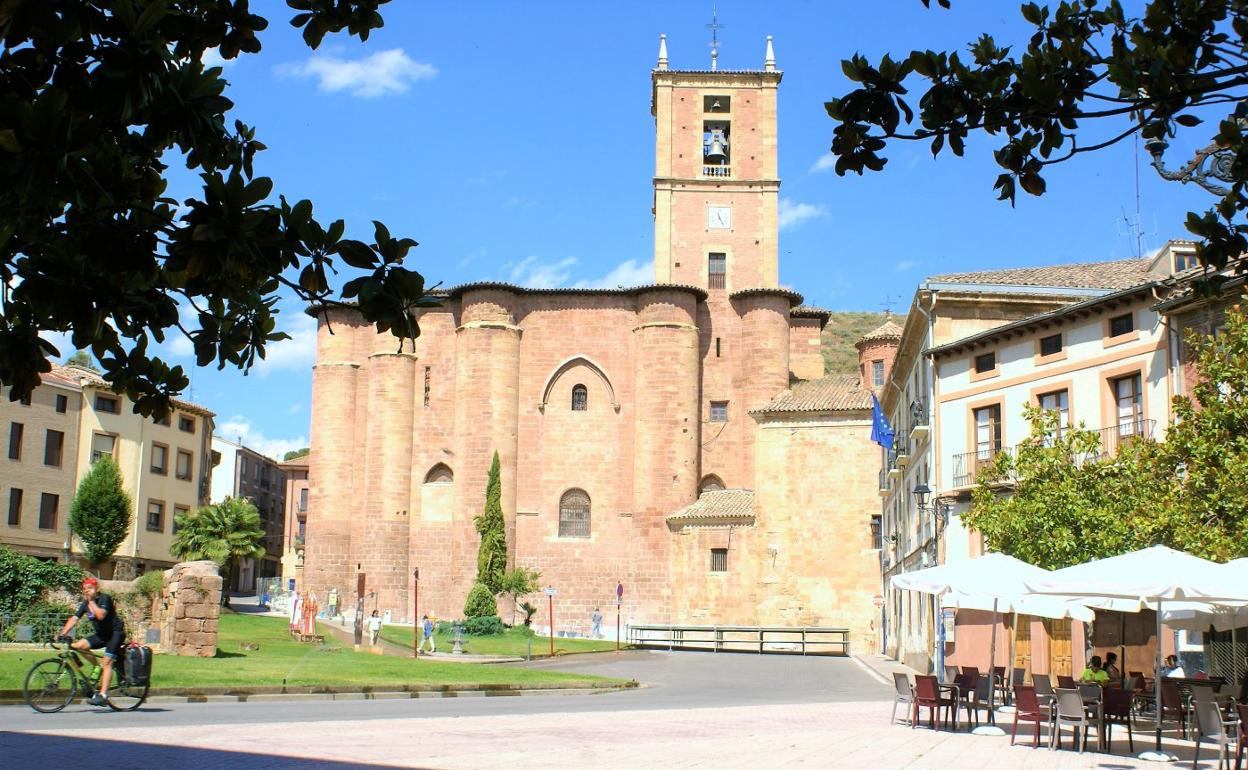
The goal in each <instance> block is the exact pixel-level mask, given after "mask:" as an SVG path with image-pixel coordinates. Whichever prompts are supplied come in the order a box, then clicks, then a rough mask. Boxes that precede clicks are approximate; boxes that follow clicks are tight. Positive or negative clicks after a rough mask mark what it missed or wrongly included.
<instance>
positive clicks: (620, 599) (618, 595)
mask: <svg viewBox="0 0 1248 770" xmlns="http://www.w3.org/2000/svg"><path fill="white" fill-rule="evenodd" d="M623 603H624V584H623V583H619V582H617V583H616V584H615V654H616V655H619V654H620V605H621V604H623Z"/></svg>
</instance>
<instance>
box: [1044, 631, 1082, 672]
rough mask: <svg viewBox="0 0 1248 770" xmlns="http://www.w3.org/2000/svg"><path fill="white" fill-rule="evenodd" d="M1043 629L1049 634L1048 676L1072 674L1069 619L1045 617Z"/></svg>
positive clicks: (1072, 649) (1072, 648) (1072, 645)
mask: <svg viewBox="0 0 1248 770" xmlns="http://www.w3.org/2000/svg"><path fill="white" fill-rule="evenodd" d="M1044 629H1045V631H1047V632H1048V634H1049V676H1052V677H1055V678H1056V677H1057V676H1059V675H1062V674H1064V675H1066V676H1074V675H1075V672H1074V659H1073V657H1072V656H1073V651H1074V644H1073V643H1072V641H1071V631H1070V621H1069V620H1055V619H1047V620H1045V621H1044Z"/></svg>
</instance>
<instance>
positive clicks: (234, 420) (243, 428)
mask: <svg viewBox="0 0 1248 770" xmlns="http://www.w3.org/2000/svg"><path fill="white" fill-rule="evenodd" d="M216 434H217V435H218V436H220V437H221V438H223V439H226V440H227V441H236V442H238V443H240V444H242V445H243V446H245V447H247V448H249V449H254V450H256V451H257V452H259V453H260V454H262V455H264V456H266V457H271V458H273V459H274V460H280V459H282V455H284V454H286V453H287V452H290V451H293V450H295V449H302V448H303V447H305V446H307V445H308V437H307V436H297V437H295V438H269V437H268V436H265V435H264V434H263V433H262V432H260V431H259V430H258V429H257V428H256V426H255V425H253V424H252V423H251V420H249V419H247V418H246V417H243V416H242V415H239V414H236V415H234V416H232V417H230V419H228V420H225V421H224V422H219V423H217V429H216Z"/></svg>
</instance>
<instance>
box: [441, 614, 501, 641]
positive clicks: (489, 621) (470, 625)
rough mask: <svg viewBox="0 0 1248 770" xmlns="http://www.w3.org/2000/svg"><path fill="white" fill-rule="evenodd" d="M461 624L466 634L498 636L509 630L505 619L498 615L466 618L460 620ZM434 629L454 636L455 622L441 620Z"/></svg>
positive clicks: (444, 634) (442, 633)
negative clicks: (504, 621)
mask: <svg viewBox="0 0 1248 770" xmlns="http://www.w3.org/2000/svg"><path fill="white" fill-rule="evenodd" d="M459 625H460V628H462V629H463V634H464V636H498V635H499V634H501V633H503V632H504V631H506V630H507V626H505V625H503V621H502V620H501V619H499V617H498V616H497V615H483V616H481V617H479V618H464V619H463V620H460V621H459ZM434 631H436V632H437V633H438V634H439V635H442V636H449V637H451V638H454V637H455V623H454V622H452V621H449V620H439V621H438V625H437V627H436V628H435V629H434Z"/></svg>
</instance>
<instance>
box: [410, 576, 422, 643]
mask: <svg viewBox="0 0 1248 770" xmlns="http://www.w3.org/2000/svg"><path fill="white" fill-rule="evenodd" d="M412 657H413V658H419V657H420V567H417V568H416V569H414V570H412Z"/></svg>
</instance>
